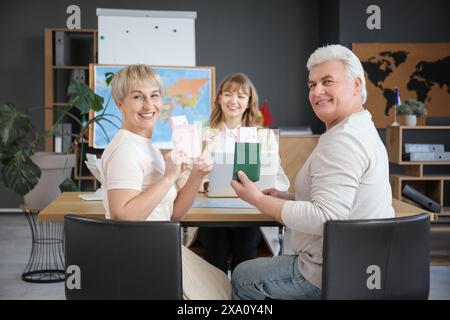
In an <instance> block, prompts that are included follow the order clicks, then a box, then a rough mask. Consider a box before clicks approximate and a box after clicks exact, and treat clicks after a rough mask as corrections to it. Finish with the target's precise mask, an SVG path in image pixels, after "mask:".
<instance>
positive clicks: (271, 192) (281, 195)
mask: <svg viewBox="0 0 450 320" xmlns="http://www.w3.org/2000/svg"><path fill="white" fill-rule="evenodd" d="M262 192H263V193H264V194H265V195H268V196H271V197H274V198H278V199H284V200H295V196H294V194H293V193H291V192H284V191H280V190H278V189H275V188H270V189H265V190H263V191H262Z"/></svg>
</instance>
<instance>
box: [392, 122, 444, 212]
mask: <svg viewBox="0 0 450 320" xmlns="http://www.w3.org/2000/svg"><path fill="white" fill-rule="evenodd" d="M409 130H421V131H424V132H425V131H437V130H441V131H443V130H445V131H446V130H448V137H450V126H416V127H407V126H396V127H395V126H394V127H393V126H389V127H387V128H386V148H387V152H388V157H389V162H390V163H393V164H397V165H400V166H401V167H402V168H403V169H404V172H405V174H391V175H390V176H389V180H390V183H391V187H392V196H393V197H394V198H396V199H399V200H403V201H405V200H407V199H406V198H405V197H403V196H402V188H403V186H404V185H405V184H406V183H408V184H409V185H411V186H412V187H413V188H415V189H417V190H419V191H420V192H422V193H424V194H425V195H426V196H427V197H429V198H431V199H433V200H434V201H436V202H437V203H439V204H440V205H441V207H442V211H441V213H439V215H441V214H442V215H448V214H449V213H450V212H448V211H447V210H448V202H447V201H446V199H444V198H445V188H446V182H447V185H450V183H449V182H450V172H443V173H438V174H436V173H434V174H427V173H425V171H426V170H425V168H426V167H429V166H441V167H442V166H449V165H450V162H448V161H439V162H438V161H421V162H418V161H403V160H402V154H403V148H404V134H405V131H409ZM442 143H444V142H442ZM446 151H447V150H446ZM416 205H417V204H416Z"/></svg>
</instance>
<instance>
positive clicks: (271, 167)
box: [205, 151, 279, 198]
mask: <svg viewBox="0 0 450 320" xmlns="http://www.w3.org/2000/svg"><path fill="white" fill-rule="evenodd" d="M211 156H212V158H213V161H214V167H213V169H212V171H211V172H210V174H209V185H208V188H207V190H205V194H206V195H207V196H208V197H218V198H230V197H237V195H236V192H234V190H233V188H232V187H231V185H230V183H231V181H232V178H233V168H234V153H233V152H222V151H218V152H213V153H212V154H211ZM278 159H279V158H278V154H277V153H276V152H274V151H263V152H261V163H260V166H261V167H260V177H259V181H257V182H256V185H257V186H258V188H260V189H261V190H263V189H268V188H275V187H276V178H277V171H278Z"/></svg>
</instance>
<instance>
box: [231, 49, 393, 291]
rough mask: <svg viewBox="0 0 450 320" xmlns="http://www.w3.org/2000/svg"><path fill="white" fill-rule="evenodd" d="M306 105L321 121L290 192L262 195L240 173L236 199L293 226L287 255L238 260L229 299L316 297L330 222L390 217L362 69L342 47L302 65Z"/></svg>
mask: <svg viewBox="0 0 450 320" xmlns="http://www.w3.org/2000/svg"><path fill="white" fill-rule="evenodd" d="M307 68H308V70H309V80H308V86H309V101H310V103H311V106H312V108H313V110H314V112H315V114H316V115H317V117H318V118H319V119H320V120H321V121H322V122H324V123H325V126H326V132H325V133H324V134H323V135H322V136H321V137H320V139H319V142H318V144H317V146H316V148H315V149H314V150H313V152H312V153H311V155H310V156H309V158H308V159H307V160H306V162H305V164H304V165H303V167H302V168H301V170H300V171H299V173H298V174H297V177H296V181H295V193H293V194H291V193H287V192H280V191H278V190H276V189H269V190H264V191H260V190H259V189H258V188H257V187H256V186H255V184H254V183H252V182H251V181H250V180H249V179H247V177H246V176H245V174H244V173H243V172H240V173H239V178H240V182H237V181H233V182H232V186H233V188H234V189H235V191H236V193H237V194H238V196H239V197H240V198H242V199H244V200H245V201H247V202H249V203H251V204H253V205H255V206H256V207H257V208H258V209H259V210H260V211H261V212H263V213H265V214H268V215H271V216H273V217H274V218H276V219H277V220H278V221H279V222H281V223H282V224H284V225H286V226H287V227H289V228H290V229H291V238H290V245H291V247H292V249H293V250H294V252H295V255H292V256H277V257H272V258H258V259H253V260H249V261H246V262H243V263H241V264H240V265H238V266H237V268H236V269H235V271H234V273H233V277H232V288H233V298H234V299H265V298H270V299H320V297H321V285H322V283H321V277H322V237H323V226H324V223H325V222H326V221H327V220H335V219H337V220H346V219H376V218H391V217H393V216H394V210H393V208H392V196H391V187H390V184H389V164H388V157H387V152H386V148H385V147H384V145H383V143H382V141H381V139H380V137H379V135H378V132H377V130H376V128H375V125H374V123H373V121H372V116H371V114H370V112H369V111H367V110H366V109H365V108H364V106H363V105H364V103H365V102H366V99H367V91H366V82H365V78H364V70H363V67H362V65H361V62H360V60H359V59H358V57H357V56H356V55H355V54H354V53H353V52H352V51H350V50H349V49H347V48H345V47H343V46H341V45H329V46H326V47H321V48H318V49H317V50H316V51H315V52H314V53H313V54H312V55H311V56H310V57H309V60H308V62H307Z"/></svg>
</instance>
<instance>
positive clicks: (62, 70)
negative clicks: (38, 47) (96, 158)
mask: <svg viewBox="0 0 450 320" xmlns="http://www.w3.org/2000/svg"><path fill="white" fill-rule="evenodd" d="M96 62H97V30H95V29H76V30H70V29H60V28H46V29H44V77H45V82H44V84H45V102H44V103H45V111H44V112H45V120H44V121H45V130H49V129H50V128H51V127H52V126H53V124H54V122H55V121H56V119H57V118H58V113H59V112H61V110H62V109H63V108H64V107H67V106H69V103H68V96H67V88H68V86H69V83H70V81H71V79H77V80H80V81H83V82H85V83H86V84H89V64H90V63H96ZM80 118H81V116H80ZM64 125H66V128H68V129H67V130H68V131H70V132H78V129H79V125H78V124H77V123H76V122H74V121H70V119H67V120H66V119H64V120H63V126H64ZM62 128H63V130H64V131H65V130H66V129H64V127H62ZM65 132H67V131H65ZM63 139H64V138H63ZM70 141H71V139H70V137H69V138H68V140H67V138H65V140H63V142H62V146H60V144H58V143H56V144H55V137H49V138H47V139H46V140H45V151H48V152H52V151H62V152H65V151H67V150H66V149H65V148H67V147H68V145H70ZM85 147H86V148H84V149H85V150H88V148H87V147H88V145H87V140H86V146H85ZM60 148H61V150H59V149H60ZM88 152H92V151H91V150H88ZM82 156H83V155H82ZM79 157H80V155H79V154H77V158H78V159H79ZM78 164H79V161H78V160H77V161H76V166H75V171H74V178H75V179H80V180H82V181H83V186H86V187H88V188H91V187H92V188H94V189H96V188H97V180H96V179H95V177H93V176H92V175H91V174H90V173H89V171H88V170H87V168H84V166H83V170H82V174H81V175H79V174H78V173H79V169H78ZM85 181H87V183H86V182H85Z"/></svg>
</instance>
